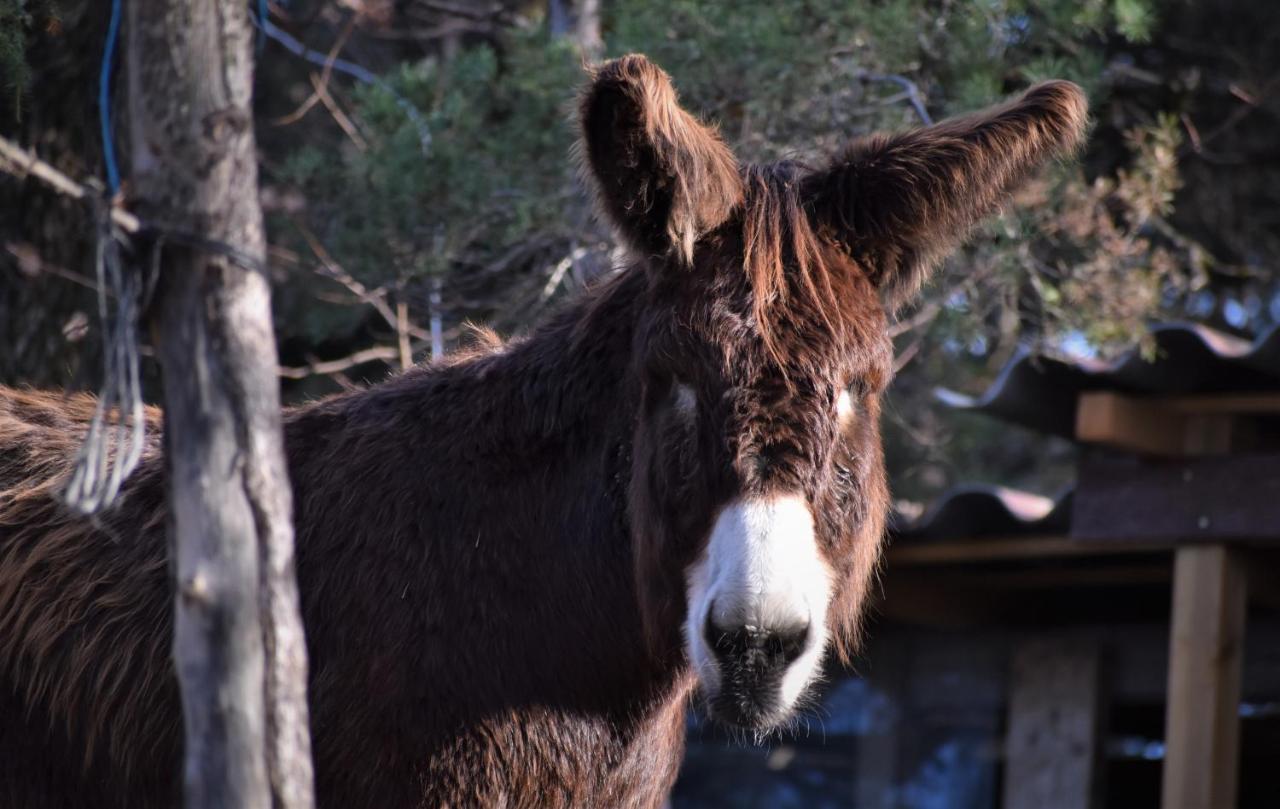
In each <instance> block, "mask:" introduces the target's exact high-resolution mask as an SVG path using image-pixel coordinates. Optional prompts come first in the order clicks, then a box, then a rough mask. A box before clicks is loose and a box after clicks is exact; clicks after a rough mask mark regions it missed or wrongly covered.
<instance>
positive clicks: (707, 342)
mask: <svg viewBox="0 0 1280 809" xmlns="http://www.w3.org/2000/svg"><path fill="white" fill-rule="evenodd" d="M581 115H582V129H583V133H582V144H581V145H582V152H583V155H584V158H585V165H586V168H587V170H588V172H589V174H590V175H591V176H592V178H593V180H594V185H595V188H596V190H597V193H598V197H599V203H600V206H601V208H602V209H603V211H604V212H605V214H606V215H607V216H608V218H609V219H610V220H611V221H612V223H613V225H614V226H615V228H616V229H617V231H618V232H619V234H620V236H621V237H622V239H623V240H624V241H625V242H626V243H627V245H628V246H629V247H630V248H631V249H632V252H633V253H634V254H635V256H636V260H637V263H638V264H639V265H641V266H642V267H643V268H644V269H643V270H642V271H643V272H646V273H647V275H648V285H647V293H646V294H647V296H648V299H647V300H646V301H645V305H644V306H643V307H642V311H643V315H642V316H641V320H640V324H639V328H638V329H637V332H636V340H635V346H634V351H633V363H634V365H633V371H634V374H635V377H636V378H637V379H638V380H639V386H640V390H641V391H642V397H641V398H642V405H641V407H640V414H639V417H638V419H637V421H636V425H635V436H634V444H633V447H634V450H633V454H632V464H633V467H632V474H631V489H630V493H629V513H630V515H631V532H632V535H633V538H634V543H635V562H636V576H637V586H638V592H639V594H640V602H641V605H640V606H641V611H642V614H643V617H644V620H645V623H646V630H647V632H648V634H649V637H650V640H651V641H652V642H654V643H655V644H656V645H657V650H658V652H659V653H662V652H664V651H665V650H666V649H667V648H669V645H670V644H671V643H672V641H673V640H675V639H676V638H679V637H680V634H679V633H678V629H679V628H683V645H684V654H685V655H686V657H687V658H688V660H689V661H690V663H691V664H692V666H693V667H694V669H695V671H696V672H697V675H698V677H699V680H700V682H701V685H702V687H703V691H704V693H705V695H706V696H707V698H708V703H709V705H710V707H711V710H712V713H713V714H714V715H715V716H717V717H718V718H720V719H722V720H725V721H727V722H729V723H732V724H735V725H739V726H742V727H746V728H750V729H753V730H757V731H758V730H763V729H767V728H770V727H773V726H775V725H777V724H778V723H780V722H782V721H784V720H785V719H786V718H787V717H788V716H789V715H790V713H791V711H792V709H793V708H794V706H795V705H796V703H797V701H798V700H800V698H801V696H802V695H803V694H804V692H805V691H806V689H807V687H808V686H809V684H810V683H811V682H812V681H813V679H814V677H815V674H816V673H817V671H818V669H819V667H820V663H821V660H822V657H823V655H824V653H825V651H826V649H827V648H828V647H829V646H832V645H834V646H835V647H836V648H837V649H838V650H839V651H840V653H841V654H842V655H843V654H847V653H848V652H849V651H850V650H851V648H852V646H853V645H854V641H855V636H856V632H857V623H858V613H859V610H860V608H861V605H862V602H863V600H864V595H865V593H866V590H867V586H868V582H869V580H870V578H871V575H872V572H873V568H874V566H875V563H876V559H877V555H878V547H879V543H880V538H881V533H882V530H883V521H884V515H885V511H886V507H887V502H888V493H887V490H886V486H885V479H884V468H883V460H882V457H881V449H880V435H879V427H878V423H877V422H878V416H879V399H880V394H881V391H883V389H884V387H885V385H886V384H887V383H888V381H889V378H890V376H891V372H892V350H891V345H890V341H889V337H888V335H887V329H886V317H885V307H886V304H887V305H888V306H889V307H890V308H891V307H893V306H896V305H898V304H900V303H901V302H902V301H903V300H904V299H906V298H907V297H909V296H910V295H911V294H913V293H914V291H915V290H916V289H918V287H919V286H920V284H921V283H922V281H923V280H924V279H925V277H926V276H927V274H928V272H929V271H930V269H931V268H932V267H933V266H934V265H935V264H936V263H937V262H938V261H939V260H940V259H941V258H942V257H943V256H945V255H946V254H947V252H949V251H950V250H952V249H953V248H954V247H955V246H956V245H957V244H958V243H959V242H960V240H961V239H963V238H964V236H965V234H966V233H967V232H968V230H969V229H970V228H971V227H972V226H973V225H974V224H975V223H976V222H977V221H978V220H979V219H980V218H981V217H982V216H984V215H986V214H988V213H990V212H992V211H993V210H994V209H995V208H996V207H997V206H998V205H999V203H1000V201H1001V200H1002V198H1003V197H1004V195H1005V194H1007V192H1008V191H1009V190H1010V189H1011V188H1012V187H1013V186H1014V185H1015V184H1016V183H1017V182H1018V181H1020V180H1021V179H1022V178H1024V177H1026V176H1027V175H1028V174H1029V173H1030V172H1031V171H1033V170H1034V169H1035V168H1036V167H1037V166H1038V165H1039V164H1041V163H1043V162H1045V161H1046V160H1048V159H1049V158H1051V157H1052V156H1053V155H1055V154H1058V153H1062V152H1065V151H1068V150H1070V149H1072V148H1073V147H1074V146H1075V145H1076V144H1077V143H1078V142H1079V141H1080V139H1081V137H1082V133H1083V130H1084V125H1085V118H1086V109H1085V100H1084V97H1083V95H1082V94H1081V92H1080V90H1079V89H1078V88H1077V87H1075V86H1074V85H1072V84H1069V83H1066V82H1052V83H1048V84H1042V85H1039V86H1038V87H1035V88H1033V89H1031V90H1030V91H1028V92H1027V93H1026V94H1025V95H1024V96H1022V97H1021V98H1020V99H1018V100H1017V101H1014V102H1012V103H1010V104H1008V105H1006V106H1003V107H1000V108H997V109H994V110H990V111H988V112H986V113H983V114H980V115H976V116H973V117H969V118H962V119H956V120H952V121H949V122H946V123H943V124H940V125H938V126H934V127H930V128H928V129H924V130H919V131H916V132H911V133H907V134H903V135H897V136H893V137H873V138H870V139H866V140H863V141H859V142H857V143H855V144H853V145H852V146H850V147H849V148H848V149H847V150H846V151H845V152H844V153H843V154H841V155H840V156H839V157H838V158H837V159H836V160H834V161H833V162H831V163H830V164H829V165H827V166H826V167H823V168H818V169H809V168H806V167H802V166H799V165H795V164H790V163H781V164H775V165H771V166H749V167H743V166H739V165H738V163H737V161H736V160H735V158H734V156H733V154H732V153H731V152H730V151H729V149H728V148H727V147H726V146H725V144H724V143H723V142H722V141H721V140H720V138H719V137H718V136H717V134H716V133H715V132H714V131H713V130H712V129H709V128H707V127H706V126H704V125H702V124H700V123H699V122H698V121H697V120H696V119H694V118H693V117H692V116H691V115H689V114H688V113H687V112H685V111H684V110H683V109H681V108H680V106H679V104H678V103H677V101H676V97H675V93H674V91H673V90H672V87H671V84H670V81H669V80H668V78H667V76H666V74H664V73H663V72H662V71H661V70H660V69H658V68H657V67H656V66H654V65H653V64H652V63H650V62H648V61H647V60H646V59H645V58H644V57H642V56H629V57H626V58H623V59H619V60H617V61H613V62H609V63H607V64H605V65H603V66H601V67H600V68H598V69H597V70H596V72H595V74H594V75H593V77H592V81H591V82H590V84H589V85H588V87H587V88H586V91H585V93H584V95H583V98H582V103H581Z"/></svg>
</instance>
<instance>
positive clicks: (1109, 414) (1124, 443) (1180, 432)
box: [1076, 391, 1187, 456]
mask: <svg viewBox="0 0 1280 809" xmlns="http://www.w3.org/2000/svg"><path fill="white" fill-rule="evenodd" d="M1186 428H1187V419H1186V417H1185V416H1184V415H1182V414H1180V413H1175V412H1173V411H1171V410H1169V409H1168V408H1167V407H1162V406H1161V405H1160V402H1159V400H1158V399H1135V398H1133V397H1131V396H1124V395H1122V394H1119V393H1111V392H1109V391H1100V392H1090V393H1082V394H1080V399H1079V403H1078V406H1077V407H1076V439H1077V440H1078V441H1083V442H1084V443H1086V444H1102V445H1104V446H1109V447H1115V448H1117V449H1123V450H1126V451H1129V452H1139V453H1144V454H1149V455H1165V456H1176V455H1181V454H1182V453H1183V449H1184V447H1183V444H1184V436H1185V434H1186Z"/></svg>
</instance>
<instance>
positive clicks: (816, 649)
mask: <svg viewBox="0 0 1280 809" xmlns="http://www.w3.org/2000/svg"><path fill="white" fill-rule="evenodd" d="M830 595H831V571H830V570H829V568H828V567H827V564H826V562H825V561H824V560H823V558H822V555H821V553H820V552H819V550H818V545H817V535H816V533H815V532H814V525H813V514H812V513H811V512H810V510H809V506H808V504H807V503H806V502H805V500H804V498H803V497H801V496H799V495H784V496H780V497H772V498H768V499H760V500H739V501H736V502H734V503H730V504H729V505H728V506H726V507H725V508H724V510H722V511H721V512H720V515H719V517H718V518H717V519H716V523H715V526H714V527H713V529H712V533H711V538H710V540H709V541H708V543H707V549H706V551H705V552H704V554H703V556H702V557H701V558H700V559H699V560H698V561H697V562H696V563H695V564H694V565H693V566H692V567H691V568H690V570H689V575H688V594H687V597H688V618H687V619H686V622H685V640H686V648H687V649H688V652H689V657H690V661H691V662H692V663H693V665H694V667H695V669H696V670H697V672H698V675H699V677H700V678H701V679H702V682H703V684H704V685H705V686H706V687H707V689H708V690H709V691H711V692H713V693H714V692H715V691H716V690H717V689H718V688H719V680H720V673H719V671H718V667H717V666H716V663H715V659H714V655H713V654H712V652H711V650H710V649H709V648H707V643H706V639H705V638H704V637H703V625H704V622H705V621H706V618H707V613H708V610H710V609H712V608H713V607H714V610H715V614H714V615H713V616H712V618H713V621H714V622H715V623H716V624H719V625H721V626H726V625H735V624H736V625H739V626H744V625H745V626H752V627H755V628H758V629H765V630H768V629H772V628H782V629H786V628H791V627H795V626H797V625H803V624H806V623H807V624H809V638H808V645H807V646H806V647H805V650H804V652H803V653H802V654H801V655H800V657H799V658H798V659H797V660H795V661H794V662H793V663H792V664H791V666H790V667H789V668H788V669H787V671H786V673H785V674H784V675H783V677H782V683H781V702H782V705H783V707H784V708H788V709H789V708H790V707H791V706H792V705H793V704H794V703H795V700H796V699H797V698H798V697H799V696H800V694H801V693H802V692H803V691H804V689H805V687H806V686H807V685H808V684H809V682H810V681H811V680H812V679H813V676H814V674H815V673H816V671H817V668H818V664H819V663H820V662H821V660H822V655H823V652H824V650H825V648H826V639H827V638H826V636H827V632H826V613H827V603H828V601H829V600H830Z"/></svg>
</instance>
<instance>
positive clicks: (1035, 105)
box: [803, 81, 1088, 307]
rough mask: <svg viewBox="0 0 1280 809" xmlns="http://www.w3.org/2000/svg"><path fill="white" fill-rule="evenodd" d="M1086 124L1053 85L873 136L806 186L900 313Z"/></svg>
mask: <svg viewBox="0 0 1280 809" xmlns="http://www.w3.org/2000/svg"><path fill="white" fill-rule="evenodd" d="M1087 118H1088V102H1087V101H1086V99H1085V96H1084V93H1083V91H1081V89H1080V88H1079V87H1077V86H1076V85H1074V84H1072V83H1071V82H1067V81H1051V82H1046V83H1044V84H1040V85H1037V86H1035V87H1032V88H1031V89H1030V90H1028V91H1027V92H1026V93H1024V94H1023V95H1022V97H1021V98H1018V99H1017V100H1015V101H1011V102H1009V103H1007V104H1004V105H1002V106H999V107H995V108H993V109H990V110H987V111H985V112H981V113H977V114H975V115H969V116H965V117H962V118H953V119H951V120H949V121H944V122H942V123H940V124H937V125H936V126H931V127H928V128H925V129H919V130H916V131H914V132H907V133H905V134H901V135H893V136H884V135H874V136H871V137H869V138H866V139H864V140H862V141H859V142H856V143H854V144H852V145H851V146H850V147H848V148H847V149H846V150H845V152H844V153H843V154H842V155H841V156H840V157H839V158H838V159H837V160H836V161H835V162H834V163H833V164H832V165H830V166H829V167H827V168H826V169H824V170H821V171H818V172H815V173H814V174H812V175H810V176H809V177H808V178H807V179H806V180H805V187H804V190H803V194H804V198H805V200H806V205H807V207H808V208H809V210H810V212H811V215H812V217H813V220H814V225H815V226H816V227H817V228H818V229H819V230H820V232H825V233H826V234H827V235H828V236H830V237H831V238H833V239H834V240H835V241H836V242H837V243H839V244H841V245H843V246H844V247H845V248H846V249H847V250H848V251H849V252H850V253H851V254H852V255H853V256H854V257H855V258H856V259H858V260H859V261H860V262H861V263H862V264H863V266H864V267H865V268H866V269H867V271H868V272H870V273H871V274H872V277H873V279H874V280H875V282H876V283H877V284H878V285H879V286H880V288H881V290H882V291H883V294H884V297H885V299H886V301H887V303H888V304H889V305H890V306H891V307H892V306H898V305H900V304H901V303H903V302H904V301H905V300H906V299H907V298H908V297H910V296H911V295H913V294H915V293H916V291H918V290H919V288H920V285H921V284H922V283H923V282H924V280H925V279H926V278H927V276H928V274H929V272H930V271H932V270H933V268H934V267H935V266H936V265H937V264H938V262H940V261H941V260H942V259H943V258H945V257H946V256H947V254H948V253H950V252H951V251H952V250H954V249H955V248H956V247H958V246H959V244H960V242H961V241H962V240H963V239H964V238H965V237H966V236H967V235H968V233H969V231H970V230H972V229H973V227H974V226H975V225H977V224H978V222H979V221H981V220H982V218H983V217H985V216H988V215H989V214H991V213H994V212H995V210H996V209H997V208H998V207H999V205H1000V203H1001V202H1002V201H1003V200H1004V198H1005V196H1006V195H1007V194H1008V193H1009V192H1010V191H1011V190H1013V188H1014V187H1015V186H1016V185H1017V184H1018V183H1020V182H1022V181H1023V180H1024V179H1026V178H1027V177H1028V175H1030V174H1031V173H1032V172H1033V171H1035V169H1037V168H1038V167H1039V166H1040V165H1041V164H1043V163H1045V162H1047V161H1048V160H1049V159H1051V158H1053V157H1055V156H1060V155H1065V154H1067V153H1070V152H1072V151H1073V150H1075V149H1076V148H1077V147H1079V145H1080V144H1081V142H1082V141H1083V139H1084V132H1085V126H1086V123H1087Z"/></svg>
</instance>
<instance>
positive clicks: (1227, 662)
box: [1160, 545, 1247, 809]
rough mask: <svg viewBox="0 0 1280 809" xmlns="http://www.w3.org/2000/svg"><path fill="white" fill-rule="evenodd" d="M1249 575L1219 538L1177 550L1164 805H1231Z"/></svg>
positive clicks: (1171, 808) (1209, 808)
mask: <svg viewBox="0 0 1280 809" xmlns="http://www.w3.org/2000/svg"><path fill="white" fill-rule="evenodd" d="M1246 589H1247V586H1246V577H1245V573H1244V568H1243V565H1242V564H1241V563H1240V560H1239V558H1238V557H1237V555H1236V552H1234V551H1232V550H1231V549H1229V548H1227V547H1225V546H1223V545H1210V546H1202V547H1185V548H1179V549H1178V551H1177V556H1176V562H1175V570H1174V585H1173V617H1172V620H1171V626H1170V632H1169V691H1168V703H1167V708H1166V714H1165V757H1164V774H1163V782H1162V790H1161V804H1160V805H1161V807H1162V809H1224V808H1226V807H1232V806H1235V804H1236V781H1237V774H1238V771H1239V765H1240V762H1239V743H1240V719H1239V705H1240V671H1241V663H1242V660H1243V657H1244V627H1245V599H1246Z"/></svg>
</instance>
